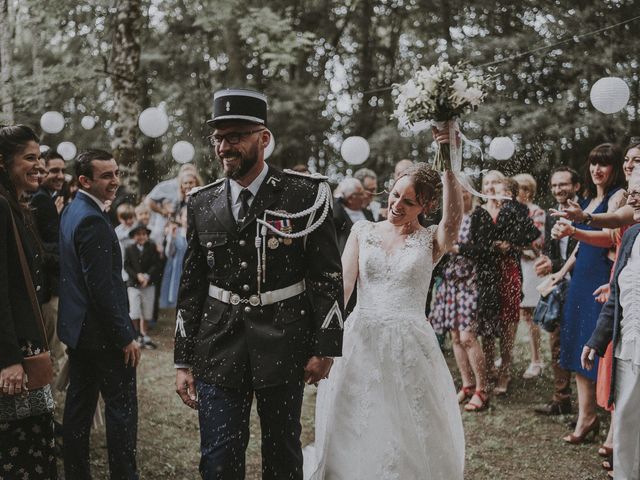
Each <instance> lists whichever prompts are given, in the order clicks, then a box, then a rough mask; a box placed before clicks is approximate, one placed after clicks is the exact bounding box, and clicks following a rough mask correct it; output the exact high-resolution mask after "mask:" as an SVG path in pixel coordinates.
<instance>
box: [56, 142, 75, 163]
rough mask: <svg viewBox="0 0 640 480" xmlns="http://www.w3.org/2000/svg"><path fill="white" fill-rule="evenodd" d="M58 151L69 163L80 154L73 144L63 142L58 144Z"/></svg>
mask: <svg viewBox="0 0 640 480" xmlns="http://www.w3.org/2000/svg"><path fill="white" fill-rule="evenodd" d="M56 151H57V152H58V153H59V154H60V155H61V156H62V158H64V159H65V160H66V161H67V162H68V161H69V160H72V159H73V157H75V156H76V153H78V149H77V148H76V146H75V145H74V144H73V143H72V142H62V143H60V144H58V148H56Z"/></svg>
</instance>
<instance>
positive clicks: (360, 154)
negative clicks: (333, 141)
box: [340, 136, 370, 165]
mask: <svg viewBox="0 0 640 480" xmlns="http://www.w3.org/2000/svg"><path fill="white" fill-rule="evenodd" d="M369 152H370V149H369V142H367V140H366V139H365V138H362V137H357V136H354V137H349V138H345V140H344V142H342V146H341V147H340V154H341V155H342V158H344V161H345V162H347V163H348V164H350V165H360V164H362V163H364V162H365V161H366V160H367V158H369Z"/></svg>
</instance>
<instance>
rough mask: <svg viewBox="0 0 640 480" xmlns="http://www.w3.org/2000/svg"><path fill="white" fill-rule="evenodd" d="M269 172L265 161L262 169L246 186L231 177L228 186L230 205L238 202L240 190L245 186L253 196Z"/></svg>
mask: <svg viewBox="0 0 640 480" xmlns="http://www.w3.org/2000/svg"><path fill="white" fill-rule="evenodd" d="M268 172H269V166H268V165H267V164H266V163H265V164H264V167H262V171H261V172H260V174H259V175H258V176H257V177H256V178H255V179H254V180H253V182H251V183H250V184H249V186H247V187H243V186H242V185H240V184H239V183H238V182H236V181H235V180H233V179H229V188H230V194H231V205H235V204H236V203H237V202H238V197H239V196H240V192H241V191H242V190H243V189H244V188H246V189H247V190H249V191H250V192H251V195H253V198H255V196H256V195H257V194H258V190H260V186H261V185H262V182H264V179H265V177H266V176H267V173H268Z"/></svg>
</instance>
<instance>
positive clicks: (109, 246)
mask: <svg viewBox="0 0 640 480" xmlns="http://www.w3.org/2000/svg"><path fill="white" fill-rule="evenodd" d="M58 336H59V337H60V340H62V341H63V342H64V343H65V344H66V345H67V346H69V347H70V348H88V349H120V348H122V347H124V346H126V345H128V344H129V343H130V342H131V341H132V340H133V339H134V338H135V336H134V330H133V326H132V324H131V320H130V318H129V313H128V306H127V292H126V287H125V285H124V282H123V281H122V256H121V253H120V245H119V244H118V238H117V237H116V234H115V232H114V230H113V227H112V226H111V223H110V221H109V217H108V216H107V214H105V213H103V212H102V211H100V209H99V207H98V205H97V204H96V203H95V202H94V201H93V200H92V199H91V198H89V197H88V196H86V195H84V194H83V193H80V192H78V195H76V198H75V199H74V200H73V202H71V204H70V205H69V206H68V207H67V208H66V209H65V210H64V212H63V213H62V219H61V221H60V305H59V310H58Z"/></svg>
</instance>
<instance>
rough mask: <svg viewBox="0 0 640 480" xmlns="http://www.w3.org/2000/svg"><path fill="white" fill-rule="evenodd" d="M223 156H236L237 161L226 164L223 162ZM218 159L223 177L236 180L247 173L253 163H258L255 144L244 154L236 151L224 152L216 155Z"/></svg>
mask: <svg viewBox="0 0 640 480" xmlns="http://www.w3.org/2000/svg"><path fill="white" fill-rule="evenodd" d="M225 158H236V159H238V162H237V164H236V165H234V166H226V165H225V164H224V159H225ZM218 161H219V162H220V165H221V166H222V170H223V171H224V175H225V177H227V178H231V179H233V180H237V179H238V178H242V177H244V176H245V175H246V174H247V173H249V171H250V170H251V169H252V168H253V167H254V166H255V164H256V163H258V151H257V146H254V148H252V149H251V151H250V152H248V153H247V154H246V155H243V154H241V153H240V152H238V151H231V152H226V153H225V154H224V155H223V156H218Z"/></svg>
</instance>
